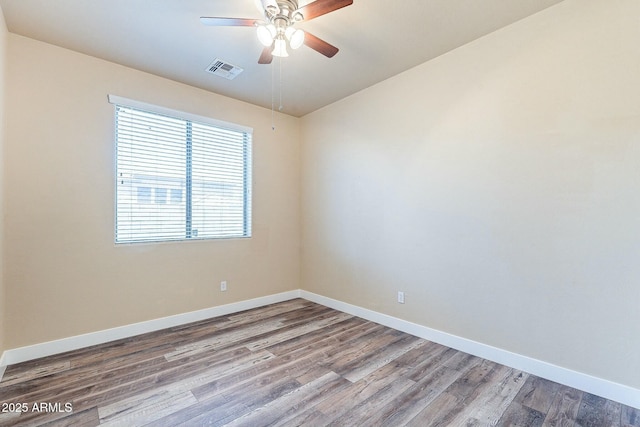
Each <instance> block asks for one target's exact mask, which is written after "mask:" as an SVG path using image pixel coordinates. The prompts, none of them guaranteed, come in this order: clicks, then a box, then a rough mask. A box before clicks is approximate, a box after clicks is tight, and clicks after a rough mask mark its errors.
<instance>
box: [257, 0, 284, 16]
mask: <svg viewBox="0 0 640 427" xmlns="http://www.w3.org/2000/svg"><path fill="white" fill-rule="evenodd" d="M258 1H259V2H261V4H262V7H263V8H264V11H265V12H267V14H268V15H277V14H278V13H279V12H280V7H278V2H277V1H276V0H258Z"/></svg>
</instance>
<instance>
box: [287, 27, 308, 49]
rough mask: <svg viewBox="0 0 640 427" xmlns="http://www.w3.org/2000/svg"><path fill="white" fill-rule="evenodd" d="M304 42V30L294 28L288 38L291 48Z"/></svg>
mask: <svg viewBox="0 0 640 427" xmlns="http://www.w3.org/2000/svg"><path fill="white" fill-rule="evenodd" d="M303 43H304V31H302V30H295V31H294V32H293V34H291V37H290V38H289V45H290V46H291V49H297V48H299V47H300V46H302V44H303Z"/></svg>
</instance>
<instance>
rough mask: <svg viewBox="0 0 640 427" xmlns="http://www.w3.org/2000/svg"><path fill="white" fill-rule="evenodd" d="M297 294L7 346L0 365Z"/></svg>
mask: <svg viewBox="0 0 640 427" xmlns="http://www.w3.org/2000/svg"><path fill="white" fill-rule="evenodd" d="M299 297H300V291H299V290H295V291H288V292H283V293H280V294H274V295H268V296H265V297H260V298H254V299H250V300H245V301H240V302H234V303H231V304H225V305H220V306H217V307H211V308H205V309H203V310H197V311H191V312H188V313H182V314H176V315H174V316H168V317H162V318H160V319H154V320H148V321H146V322H140V323H134V324H131V325H126V326H120V327H117V328H112V329H105V330H102V331H98V332H92V333H88V334H83V335H76V336H73V337H69V338H63V339H59V340H55V341H48V342H44V343H41V344H35V345H30V346H26V347H19V348H15V349H9V350H6V351H5V352H4V353H3V354H2V357H1V358H0V366H6V365H13V364H16V363H20V362H26V361H27V360H33V359H38V358H40V357H45V356H51V355H54V354H59V353H64V352H65V351H71V350H77V349H79V348H84V347H89V346H92V345H96V344H103V343H106V342H109V341H114V340H119V339H122V338H129V337H132V336H135V335H140V334H145V333H147V332H154V331H158V330H160V329H166V328H172V327H174V326H180V325H184V324H187V323H191V322H197V321H200V320H205V319H210V318H212V317H216V316H224V315H227V314H231V313H237V312H239V311H243V310H249V309H252V308H257V307H262V306H265V305H269V304H274V303H277V302H282V301H288V300H290V299H294V298H299ZM1 379H2V377H0V380H1Z"/></svg>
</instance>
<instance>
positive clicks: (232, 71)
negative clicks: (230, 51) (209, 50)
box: [207, 58, 243, 80]
mask: <svg viewBox="0 0 640 427" xmlns="http://www.w3.org/2000/svg"><path fill="white" fill-rule="evenodd" d="M242 71H243V70H242V68H240V67H236V66H235V65H233V64H229V63H228V62H224V61H223V60H221V59H217V58H216V60H215V61H213V62H212V63H211V64H210V65H209V66H208V67H207V72H209V73H211V74H215V75H216V76H220V77H224V78H225V79H228V80H233V79H235V78H236V77H237V76H238V74H240V73H241V72H242Z"/></svg>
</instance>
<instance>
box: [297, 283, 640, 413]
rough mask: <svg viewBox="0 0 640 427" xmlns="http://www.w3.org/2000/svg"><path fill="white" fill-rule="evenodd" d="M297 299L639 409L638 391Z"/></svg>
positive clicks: (343, 307) (369, 313) (372, 315)
mask: <svg viewBox="0 0 640 427" xmlns="http://www.w3.org/2000/svg"><path fill="white" fill-rule="evenodd" d="M300 297H301V298H304V299H306V300H309V301H312V302H315V303H317V304H321V305H324V306H326V307H330V308H333V309H336V310H340V311H342V312H345V313H349V314H352V315H354V316H358V317H361V318H363V319H366V320H370V321H372V322H376V323H379V324H381V325H384V326H388V327H390V328H393V329H396V330H399V331H402V332H406V333H408V334H411V335H414V336H417V337H420V338H424V339H426V340H429V341H433V342H436V343H438V344H442V345H445V346H447V347H451V348H454V349H456V350H460V351H463V352H465V353H469V354H472V355H474V356H478V357H482V358H483V359H488V360H491V361H493V362H496V363H500V364H501V365H506V366H509V367H511V368H515V369H518V370H520V371H524V372H528V373H530V374H533V375H536V376H538V377H541V378H545V379H548V380H550V381H555V382H557V383H560V384H563V385H566V386H569V387H573V388H576V389H578V390H582V391H586V392H588V393H591V394H595V395H597V396H601V397H604V398H607V399H611V400H615V401H616V402H620V403H623V404H625V405H628V406H631V407H634V408H638V409H640V390H638V389H635V388H632V387H629V386H626V385H623V384H618V383H614V382H612V381H608V380H604V379H602V378H597V377H594V376H591V375H588V374H584V373H581V372H576V371H573V370H571V369H567V368H563V367H560V366H556V365H553V364H551V363H547V362H543V361H541V360H537V359H532V358H530V357H527V356H523V355H521V354H517V353H512V352H510V351H507V350H503V349H500V348H496V347H492V346H490V345H486V344H482V343H479V342H476V341H472V340H469V339H466V338H461V337H458V336H455V335H451V334H448V333H446V332H442V331H438V330H436V329H431V328H428V327H426V326H422V325H418V324H416V323H412V322H408V321H406V320H402V319H398V318H397V317H393V316H388V315H386V314H382V313H378V312H376V311H373V310H369V309H366V308H362V307H359V306H357V305H352V304H348V303H345V302H342V301H338V300H335V299H332V298H327V297H324V296H322V295H318V294H314V293H312V292H308V291H304V290H301V291H300Z"/></svg>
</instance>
